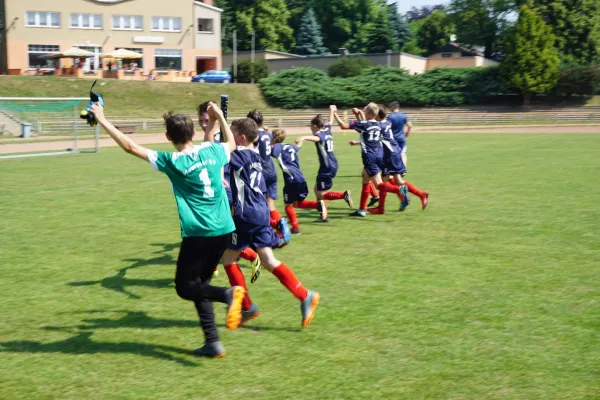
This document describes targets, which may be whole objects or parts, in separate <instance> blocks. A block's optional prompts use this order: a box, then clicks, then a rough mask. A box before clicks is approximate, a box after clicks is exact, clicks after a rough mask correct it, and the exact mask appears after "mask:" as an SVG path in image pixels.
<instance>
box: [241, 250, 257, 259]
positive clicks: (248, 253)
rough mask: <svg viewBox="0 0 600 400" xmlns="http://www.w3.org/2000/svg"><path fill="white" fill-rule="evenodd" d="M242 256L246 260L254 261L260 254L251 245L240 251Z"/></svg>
mask: <svg viewBox="0 0 600 400" xmlns="http://www.w3.org/2000/svg"><path fill="white" fill-rule="evenodd" d="M240 257H242V258H243V259H244V260H246V261H254V260H256V259H257V258H258V254H256V252H255V251H254V250H252V249H251V248H250V247H246V248H245V249H244V250H242V252H241V253H240Z"/></svg>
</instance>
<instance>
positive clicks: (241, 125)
mask: <svg viewBox="0 0 600 400" xmlns="http://www.w3.org/2000/svg"><path fill="white" fill-rule="evenodd" d="M231 130H232V131H235V133H236V134H237V135H243V136H246V140H248V141H249V142H250V143H254V141H255V140H256V138H257V137H258V125H256V122H254V120H253V119H251V118H240V119H236V120H235V121H233V122H232V123H231Z"/></svg>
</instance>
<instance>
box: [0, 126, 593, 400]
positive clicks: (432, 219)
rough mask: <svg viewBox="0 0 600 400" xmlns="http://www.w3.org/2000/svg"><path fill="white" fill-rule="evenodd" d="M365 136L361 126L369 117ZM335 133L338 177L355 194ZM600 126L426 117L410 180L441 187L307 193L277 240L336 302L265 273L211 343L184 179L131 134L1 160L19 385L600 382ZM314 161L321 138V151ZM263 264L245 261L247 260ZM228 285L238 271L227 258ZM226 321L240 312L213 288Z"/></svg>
mask: <svg viewBox="0 0 600 400" xmlns="http://www.w3.org/2000/svg"><path fill="white" fill-rule="evenodd" d="M352 137H354V136H352ZM347 139H348V136H344V135H339V136H337V153H338V158H339V161H340V165H341V169H340V172H339V176H338V178H337V179H336V188H337V189H339V190H343V189H346V188H349V189H352V190H353V191H354V193H355V197H358V193H359V189H360V178H359V177H358V176H359V172H360V169H361V167H360V164H359V154H358V151H357V149H356V148H349V147H348V146H346V145H344V143H345V141H346V140H347ZM599 148H600V136H596V135H569V136H563V135H502V136H501V135H475V134H468V135H461V134H454V135H453V134H445V135H435V134H430V135H422V136H415V137H414V138H411V144H410V160H411V161H410V179H409V180H410V181H412V182H413V183H414V184H416V185H418V186H420V187H422V188H423V189H427V190H429V191H430V192H431V204H430V207H429V208H428V209H427V210H426V211H425V212H422V211H421V210H420V209H419V207H418V206H417V204H416V202H415V203H414V204H413V205H411V206H410V208H409V209H408V210H407V211H406V212H405V213H402V214H400V213H398V212H395V211H394V210H395V209H396V208H397V207H398V201H397V200H396V199H393V198H390V199H389V200H388V209H389V210H390V212H389V213H388V214H386V215H384V216H369V217H368V218H366V219H364V220H355V219H350V218H348V217H347V214H348V211H349V210H348V209H347V207H345V203H344V202H336V203H335V204H334V203H330V207H331V211H330V214H331V223H330V224H327V225H322V224H317V225H315V224H312V223H311V221H312V220H313V219H314V218H315V217H316V215H315V214H314V213H310V212H304V211H299V215H300V216H301V224H302V225H301V228H302V230H303V232H304V234H303V235H301V236H298V237H295V238H294V240H293V242H292V243H291V245H290V246H288V247H287V248H285V249H283V250H280V251H279V252H278V256H279V258H280V259H281V260H283V261H284V262H286V263H287V264H289V265H290V266H291V267H292V268H293V269H294V270H295V271H296V273H297V275H298V276H299V277H300V279H301V280H302V281H303V283H304V284H305V285H306V286H307V287H309V288H312V289H315V290H318V291H320V292H321V295H322V301H321V305H320V307H319V309H318V310H317V314H316V317H315V319H314V321H313V324H312V325H310V326H309V327H308V328H307V329H305V330H303V331H301V330H300V329H299V327H300V311H299V310H298V303H297V301H296V300H295V299H294V298H293V297H292V296H291V295H290V294H289V293H287V292H286V291H285V290H284V289H283V288H282V287H281V286H280V284H279V283H278V281H277V280H276V279H275V278H274V277H272V276H269V275H268V273H267V272H264V275H263V276H262V277H261V278H260V280H259V281H258V282H257V283H256V284H254V285H251V287H250V291H251V294H252V295H253V299H254V301H255V302H256V303H257V304H258V305H259V306H260V307H261V309H262V315H261V316H260V317H259V318H257V319H256V320H254V321H252V322H251V323H250V324H249V325H248V326H247V327H246V328H242V329H239V330H237V331H233V332H229V331H225V330H224V329H223V328H221V330H220V331H221V335H222V336H221V338H222V340H223V343H224V345H225V346H226V348H227V351H228V356H227V357H226V358H224V359H221V360H205V359H197V358H195V357H194V356H192V355H191V354H189V351H190V350H192V349H194V348H196V347H199V346H200V345H201V344H202V338H201V332H200V329H199V328H198V327H197V321H196V315H195V310H194V307H193V306H192V304H190V303H186V302H184V301H183V300H180V299H179V298H177V296H176V294H175V291H174V289H173V287H172V286H173V285H172V278H173V274H174V261H175V257H176V254H177V248H178V244H179V236H178V234H179V229H178V221H177V215H176V209H175V202H174V200H173V197H172V193H171V190H170V187H169V183H168V181H167V180H166V178H165V177H163V176H161V175H160V174H158V173H155V172H153V171H152V170H151V168H150V167H149V166H148V165H144V164H143V163H142V162H139V161H137V160H135V159H133V158H132V157H129V156H127V155H125V154H124V153H122V152H121V151H119V150H118V149H114V148H111V149H103V150H102V152H101V153H100V154H96V155H74V156H59V157H41V158H35V159H17V160H2V161H0V186H1V187H2V191H1V192H0V204H1V209H2V218H1V219H0V228H1V229H0V240H1V243H2V251H1V252H0V265H2V275H3V278H2V290H1V294H0V300H1V302H2V319H1V322H0V349H1V350H0V357H1V363H2V367H3V372H2V379H1V380H0V398H2V399H6V400H11V399H28V400H35V399H44V400H47V399H61V400H64V399H123V400H125V399H127V400H132V399H163V400H170V399H173V400H175V399H203V400H205V399H232V398H243V399H289V398H304V399H380V398H389V399H527V400H530V399H544V400H545V399H597V398H598V393H599V380H598V378H599V376H600V348H599V340H598V339H599V337H598V332H599V329H600V322H599V321H600V304H599V303H600V270H599V268H598V266H599V265H600V236H599V235H600V207H599V206H598V204H600V186H599V185H598V176H600V160H599V159H598V149H599ZM301 154H302V166H303V168H304V170H305V172H306V174H307V176H308V177H309V181H310V182H312V181H313V179H314V175H315V171H316V167H317V161H316V154H315V151H314V150H313V149H312V148H310V147H308V148H307V149H305V150H303V151H302V153H301ZM246 271H247V270H246ZM216 283H217V284H220V285H226V284H227V279H226V277H225V276H224V273H223V272H222V273H221V275H220V276H219V277H218V278H216ZM216 309H217V311H218V322H219V323H220V324H221V326H222V324H223V323H224V310H223V309H222V308H221V307H216Z"/></svg>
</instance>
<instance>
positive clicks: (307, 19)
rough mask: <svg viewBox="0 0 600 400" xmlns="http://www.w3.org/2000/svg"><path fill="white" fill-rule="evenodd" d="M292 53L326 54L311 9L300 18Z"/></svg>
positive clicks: (318, 27)
mask: <svg viewBox="0 0 600 400" xmlns="http://www.w3.org/2000/svg"><path fill="white" fill-rule="evenodd" d="M294 52H295V53H297V54H302V55H317V54H324V53H326V52H327V49H326V48H325V47H323V36H322V35H321V27H320V26H319V23H318V22H317V18H316V17H315V12H314V11H313V9H312V8H309V9H308V10H307V11H306V13H305V14H304V15H303V16H302V23H301V24H300V28H299V29H298V35H297V36H296V47H295V49H294Z"/></svg>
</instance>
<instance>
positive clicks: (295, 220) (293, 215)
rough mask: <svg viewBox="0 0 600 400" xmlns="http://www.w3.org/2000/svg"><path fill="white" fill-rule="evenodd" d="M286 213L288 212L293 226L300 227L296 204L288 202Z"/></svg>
mask: <svg viewBox="0 0 600 400" xmlns="http://www.w3.org/2000/svg"><path fill="white" fill-rule="evenodd" d="M285 213H286V214H287V216H288V219H289V220H290V223H291V224H292V228H294V229H298V227H299V226H300V225H299V224H298V218H297V217H296V211H295V210H294V206H292V205H291V204H287V205H286V206H285Z"/></svg>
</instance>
